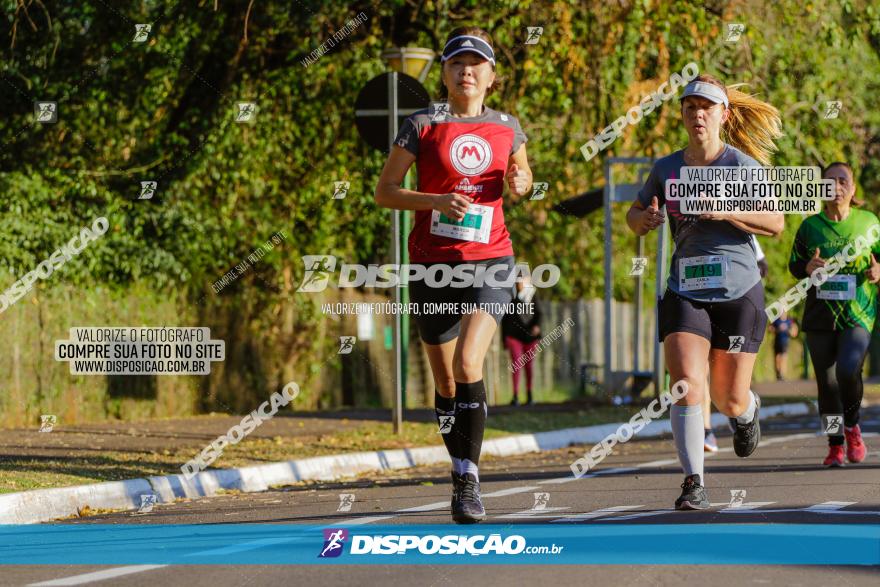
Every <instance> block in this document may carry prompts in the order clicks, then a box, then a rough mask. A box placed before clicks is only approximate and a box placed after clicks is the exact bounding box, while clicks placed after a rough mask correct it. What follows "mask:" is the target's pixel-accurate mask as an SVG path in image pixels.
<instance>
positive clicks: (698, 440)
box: [669, 404, 706, 485]
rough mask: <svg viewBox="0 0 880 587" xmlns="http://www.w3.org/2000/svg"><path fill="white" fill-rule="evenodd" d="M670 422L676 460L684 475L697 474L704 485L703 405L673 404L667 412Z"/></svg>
mask: <svg viewBox="0 0 880 587" xmlns="http://www.w3.org/2000/svg"><path fill="white" fill-rule="evenodd" d="M669 420H670V423H671V424H672V436H673V438H674V439H675V448H676V450H677V451H678V460H679V461H680V462H681V467H682V469H684V474H685V475H699V476H700V483H701V484H703V485H705V484H706V482H705V480H704V478H703V459H704V456H703V450H704V449H703V439H704V438H705V436H704V435H705V432H704V431H703V406H701V405H699V404H697V405H695V406H677V405H673V406H672V409H671V410H670V412H669Z"/></svg>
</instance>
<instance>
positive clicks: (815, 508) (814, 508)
mask: <svg viewBox="0 0 880 587" xmlns="http://www.w3.org/2000/svg"><path fill="white" fill-rule="evenodd" d="M856 503H858V502H857V501H825V502H822V503H817V504H816V505H811V506H810V507H808V508H807V509H806V511H808V512H827V511H831V510H839V509H842V508H845V507H846V506H848V505H854V504H856Z"/></svg>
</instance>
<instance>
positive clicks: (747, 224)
mask: <svg viewBox="0 0 880 587" xmlns="http://www.w3.org/2000/svg"><path fill="white" fill-rule="evenodd" d="M681 114H682V118H683V120H684V125H685V129H686V130H687V133H688V145H687V147H686V148H684V149H682V150H680V151H676V152H675V153H673V154H671V155H669V156H667V157H663V158H662V159H659V160H658V161H657V162H656V163H655V164H654V167H653V169H652V170H651V174H650V175H649V176H648V179H647V181H646V182H645V186H644V187H643V188H642V190H641V191H640V192H639V195H638V198H637V200H636V201H635V202H634V203H633V205H632V207H631V208H630V210H629V212H628V213H627V216H626V220H627V224H629V227H630V229H632V231H633V232H635V233H636V234H638V235H643V234H646V233H647V232H649V231H651V230H654V229H655V228H658V227H660V226H662V224H663V223H664V222H665V220H666V214H665V213H664V210H665V211H666V212H668V213H669V223H670V229H671V231H672V237H673V240H674V241H675V252H674V254H673V256H672V267H671V269H670V272H669V281H668V283H667V289H666V293H665V294H664V296H663V298H662V299H661V300H660V301H659V313H660V340H661V341H662V342H663V345H664V346H663V348H664V351H665V356H666V368H667V369H668V370H669V373H670V376H671V378H672V380H673V381H674V382H679V381H684V382H686V384H687V390H688V392H687V395H685V396H684V397H683V398H681V399H680V400H678V401H677V402H676V404H675V405H673V406H672V409H671V411H670V420H671V423H672V432H673V436H674V439H675V447H676V449H677V451H678V456H679V460H680V461H681V464H682V468H683V469H684V474H685V480H684V483H682V485H681V487H682V494H681V496H680V497H679V498H678V499H677V500H676V502H675V508H676V509H680V510H685V509H705V508H707V507H709V499H708V497H707V496H706V491H705V488H704V476H703V450H704V449H703V438H704V432H703V414H702V405H701V404H702V399H703V395H704V394H705V393H706V391H707V389H706V388H707V385H706V377H707V375H710V374H711V384H710V386H709V387H710V389H709V390H708V391H709V392H710V395H711V397H712V401H713V402H714V403H715V406H716V407H717V408H718V410H719V411H720V412H722V413H723V414H725V415H726V416H727V417H728V418H730V422H731V425H732V426H733V428H734V430H735V433H734V438H733V445H734V451H735V452H736V454H737V455H738V456H740V457H747V456H749V455H750V454H752V452H754V450H755V448H756V447H757V446H758V442H759V441H760V438H761V428H760V425H759V422H758V409H759V407H760V398H758V396H757V395H756V394H755V393H754V392H752V391H751V389H750V386H751V380H752V369H753V367H754V365H755V358H756V357H757V352H758V348H759V347H760V345H761V342H762V341H763V338H764V330H765V328H766V325H767V316H766V314H765V312H764V288H763V285H762V284H761V276H760V273H759V272H758V263H757V259H756V251H755V248H754V246H753V244H752V235H753V234H761V235H767V236H777V235H778V234H780V233H781V232H782V230H783V228H784V217H783V215H782V214H718V213H711V214H702V215H693V214H688V215H685V214H683V213H682V212H681V209H680V200H673V199H670V200H669V201H667V199H666V190H665V185H666V180H667V179H681V177H682V175H681V168H682V167H685V166H691V167H707V166H755V165H761V164H764V165H769V164H770V152H771V150H775V145H774V143H773V140H774V139H776V138H778V137H779V136H781V131H780V120H779V114H778V111H777V110H776V109H775V108H774V107H773V106H771V105H769V104H766V103H764V102H761V101H760V100H757V99H755V98H753V97H751V96H749V95H747V94H744V93H742V92H740V91H738V90H735V89H733V88H727V87H725V85H724V84H723V83H721V82H720V81H719V80H717V79H715V78H714V77H712V76H709V75H700V76H699V77H697V78H696V79H694V80H693V81H691V82H690V83H689V84H688V85H687V87H686V88H685V90H684V92H683V93H682V97H681ZM722 137H723V139H722Z"/></svg>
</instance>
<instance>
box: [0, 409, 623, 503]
mask: <svg viewBox="0 0 880 587" xmlns="http://www.w3.org/2000/svg"><path fill="white" fill-rule="evenodd" d="M631 413H632V409H631V407H629V406H621V407H590V406H589V405H587V404H585V403H584V402H569V403H565V404H547V405H536V406H530V407H519V408H512V407H509V406H503V407H502V406H497V407H491V408H490V418H489V428H488V429H487V431H486V438H487V439H490V438H498V437H500V436H506V435H510V434H515V433H523V432H541V431H546V430H554V429H560V428H570V427H578V426H587V425H591V424H602V423H606V422H613V421H617V420H622V419H628V418H629V416H630V415H631ZM242 417H243V416H241V415H239V416H230V415H225V414H222V415H221V414H215V415H206V416H198V417H191V418H178V419H165V420H150V421H141V422H108V423H100V424H82V425H73V426H65V425H64V423H63V422H59V423H58V424H57V425H56V426H55V428H54V429H53V430H52V432H43V433H41V432H39V426H38V425H37V424H35V425H34V427H33V428H30V429H11V430H0V494H3V493H8V492H14V491H27V490H31V489H42V488H50V487H63V486H71V485H80V484H85V483H95V482H101V481H115V480H121V479H131V478H137V477H148V476H151V475H169V474H179V473H180V472H181V471H180V467H181V465H183V464H184V463H186V462H187V461H189V460H190V459H192V458H194V457H195V456H196V455H197V454H198V453H199V452H200V451H202V450H203V449H204V448H205V447H206V446H208V445H209V444H210V443H211V442H212V441H214V440H215V439H216V438H217V437H218V436H221V435H224V434H226V433H227V431H228V430H229V429H230V428H231V427H232V426H234V425H236V424H239V423H240V422H241V418H242ZM404 420H405V422H404V430H403V434H401V435H399V436H398V435H395V434H393V432H392V428H391V423H390V422H391V412H390V410H387V409H382V410H378V409H359V410H354V409H351V410H341V411H335V412H281V413H279V415H277V416H276V417H275V418H273V419H271V420H267V421H265V422H264V423H263V424H262V425H261V426H258V427H257V428H256V429H255V430H254V431H253V432H252V433H251V434H250V435H249V436H247V437H246V438H245V439H244V440H242V441H241V442H240V443H239V444H237V445H232V446H229V447H227V448H226V449H225V450H224V452H223V454H222V456H221V457H220V458H218V459H217V460H216V461H215V462H214V463H213V464H212V467H213V468H230V467H241V466H246V465H254V464H261V463H269V462H279V461H289V460H292V459H299V458H309V457H316V456H322V455H330V454H338V453H347V452H358V451H365V450H368V451H369V450H379V449H402V448H413V447H417V446H430V445H438V446H441V445H442V440H441V438H440V436H439V434H437V425H436V422H435V420H434V412H433V410H430V409H419V410H407V411H406V413H405V417H404Z"/></svg>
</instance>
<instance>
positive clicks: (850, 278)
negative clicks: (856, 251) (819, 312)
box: [816, 275, 856, 300]
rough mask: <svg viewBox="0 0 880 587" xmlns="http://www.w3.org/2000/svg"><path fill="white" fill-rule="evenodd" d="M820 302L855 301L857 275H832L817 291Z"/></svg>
mask: <svg viewBox="0 0 880 587" xmlns="http://www.w3.org/2000/svg"><path fill="white" fill-rule="evenodd" d="M816 297H817V298H819V299H820V300H853V299H855V297H856V276H855V275H832V276H831V277H829V278H828V281H826V282H825V283H823V284H822V285H820V286H819V289H817V290H816Z"/></svg>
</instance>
